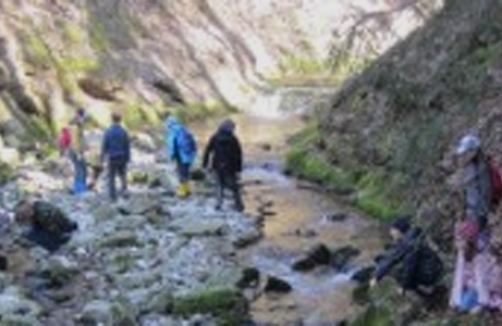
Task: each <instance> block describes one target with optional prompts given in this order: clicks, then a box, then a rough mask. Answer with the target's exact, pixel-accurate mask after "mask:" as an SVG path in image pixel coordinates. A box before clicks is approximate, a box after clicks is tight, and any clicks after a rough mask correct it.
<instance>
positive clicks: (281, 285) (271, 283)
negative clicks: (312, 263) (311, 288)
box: [264, 276, 293, 293]
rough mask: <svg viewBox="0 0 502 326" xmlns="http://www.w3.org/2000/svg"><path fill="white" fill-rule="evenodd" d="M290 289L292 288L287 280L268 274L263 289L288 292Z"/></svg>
mask: <svg viewBox="0 0 502 326" xmlns="http://www.w3.org/2000/svg"><path fill="white" fill-rule="evenodd" d="M292 289H293V288H292V287H291V285H290V284H289V283H288V282H286V281H284V280H281V279H280V278H277V277H274V276H270V277H269V278H268V280H267V284H266V285H265V289H264V291H265V292H274V293H288V292H291V290H292Z"/></svg>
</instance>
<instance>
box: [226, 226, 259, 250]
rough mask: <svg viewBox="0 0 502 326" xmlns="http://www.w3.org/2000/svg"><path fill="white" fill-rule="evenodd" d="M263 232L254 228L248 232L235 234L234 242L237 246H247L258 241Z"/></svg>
mask: <svg viewBox="0 0 502 326" xmlns="http://www.w3.org/2000/svg"><path fill="white" fill-rule="evenodd" d="M262 236H263V234H262V232H261V231H260V230H256V229H252V230H249V231H246V232H242V233H239V234H237V235H236V236H235V238H234V239H233V241H232V244H233V245H234V247H236V248H245V247H247V246H249V245H252V244H254V243H256V242H258V241H259V240H260V239H261V238H262Z"/></svg>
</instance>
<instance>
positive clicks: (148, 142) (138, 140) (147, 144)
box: [132, 133, 157, 153]
mask: <svg viewBox="0 0 502 326" xmlns="http://www.w3.org/2000/svg"><path fill="white" fill-rule="evenodd" d="M132 143H133V145H134V146H136V147H137V148H139V149H140V150H143V151H146V152H150V153H152V152H155V151H156V150H157V144H156V143H155V140H154V139H153V137H152V136H150V135H149V134H146V133H136V134H135V135H134V138H133V142H132Z"/></svg>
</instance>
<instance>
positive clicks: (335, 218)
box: [323, 213, 347, 222]
mask: <svg viewBox="0 0 502 326" xmlns="http://www.w3.org/2000/svg"><path fill="white" fill-rule="evenodd" d="M323 219H324V220H326V221H329V222H343V221H345V220H346V219H347V214H345V213H333V214H328V215H325V216H324V218H323Z"/></svg>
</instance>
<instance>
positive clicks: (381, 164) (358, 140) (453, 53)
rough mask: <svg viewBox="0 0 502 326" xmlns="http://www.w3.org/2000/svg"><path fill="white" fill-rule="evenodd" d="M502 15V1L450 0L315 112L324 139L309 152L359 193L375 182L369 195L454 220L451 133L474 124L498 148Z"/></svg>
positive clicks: (454, 134)
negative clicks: (340, 172)
mask: <svg viewBox="0 0 502 326" xmlns="http://www.w3.org/2000/svg"><path fill="white" fill-rule="evenodd" d="M501 17H502V2H501V1H488V0H487V1H477V2H476V3H473V2H471V1H462V0H456V1H455V0H452V1H449V2H447V3H446V6H445V8H444V9H443V10H442V11H441V12H440V13H438V14H437V15H436V16H435V17H434V18H433V19H431V21H429V22H428V23H427V25H426V26H425V27H424V28H422V29H421V30H418V31H416V32H414V33H413V34H412V35H410V36H409V37H408V38H407V39H406V40H404V41H403V42H401V43H400V44H398V45H397V46H395V47H393V48H392V49H391V50H390V51H388V52H387V53H386V54H385V55H383V56H382V57H381V58H380V59H378V60H376V61H375V62H374V63H373V64H372V66H371V67H370V68H368V69H367V70H366V71H365V72H364V73H362V74H361V75H360V76H359V77H358V78H355V79H353V80H352V81H351V82H349V83H347V84H346V85H345V86H344V87H343V89H342V90H341V91H340V92H339V93H338V94H337V95H336V96H335V97H334V98H333V99H332V101H331V105H330V107H329V108H327V109H326V110H323V111H322V112H320V117H319V121H320V122H319V131H320V133H321V136H322V138H323V140H324V141H323V145H326V146H324V148H321V149H317V150H316V149H314V148H312V151H316V152H322V153H323V155H324V157H326V158H327V159H329V160H330V161H331V162H336V164H337V166H339V167H341V168H342V169H343V170H344V171H346V172H348V173H349V174H350V175H351V177H352V181H353V183H354V184H355V185H356V187H359V188H360V189H362V190H361V191H360V192H359V196H361V197H362V196H365V195H368V192H367V191H368V189H369V188H371V186H372V185H373V186H374V187H373V188H371V189H370V190H371V191H373V195H375V196H377V195H378V196H380V197H385V199H386V200H389V201H392V202H394V203H400V204H402V203H408V204H411V205H410V206H411V207H414V208H417V207H421V208H422V209H421V210H420V211H419V213H420V214H421V215H423V216H424V217H428V218H430V217H431V216H434V217H441V218H442V219H441V220H439V221H451V219H452V218H453V217H454V216H455V215H454V214H455V211H458V208H460V206H459V205H455V203H454V202H453V200H454V198H456V195H455V192H456V191H458V190H460V189H461V188H460V186H459V185H458V184H456V183H451V182H450V183H449V178H450V177H451V176H452V175H453V172H454V171H455V168H456V166H455V164H454V157H453V153H452V152H453V151H452V147H453V145H455V144H456V141H457V140H458V139H459V138H460V137H461V136H462V135H463V134H465V133H468V132H477V133H479V134H480V136H481V137H482V139H483V141H484V143H485V145H486V148H487V150H488V151H489V152H491V153H492V154H493V155H494V156H495V157H496V158H497V159H499V162H500V158H501V156H502V155H501V154H502V153H501V152H500V144H501V142H502V139H501V136H500V135H501V133H500V132H499V131H500V129H501V128H502V125H501V124H500V122H501V113H502V111H501V110H500V105H499V103H500V100H501V96H502V93H501V92H500V89H501V86H502V79H501V78H500V76H501V72H502V70H501V69H502V61H501V59H500V58H501V56H500V55H501V53H502V38H501V35H502V24H501V23H500V22H501V19H500V18H501ZM368 185H369V186H368ZM371 191H370V192H371ZM376 192H378V194H376ZM456 208H457V209H456ZM413 210H415V209H413ZM447 224H448V225H446V226H445V228H447V229H445V230H448V231H449V232H447V233H445V234H450V235H451V228H450V226H451V225H450V224H451V223H449V222H448V223H447ZM436 229H437V230H438V231H439V232H438V233H441V231H442V230H441V228H439V227H438V228H436Z"/></svg>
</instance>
